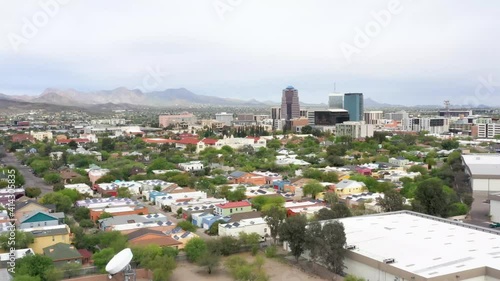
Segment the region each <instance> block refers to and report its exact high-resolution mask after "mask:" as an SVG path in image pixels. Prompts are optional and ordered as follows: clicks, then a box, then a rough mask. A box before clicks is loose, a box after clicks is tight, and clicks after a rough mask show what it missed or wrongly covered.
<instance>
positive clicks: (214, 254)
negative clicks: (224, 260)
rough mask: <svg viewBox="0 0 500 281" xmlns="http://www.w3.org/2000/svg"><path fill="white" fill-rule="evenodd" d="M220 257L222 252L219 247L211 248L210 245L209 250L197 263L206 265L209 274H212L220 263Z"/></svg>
mask: <svg viewBox="0 0 500 281" xmlns="http://www.w3.org/2000/svg"><path fill="white" fill-rule="evenodd" d="M208 245H210V244H208ZM220 257H221V254H220V252H219V251H218V250H217V249H210V247H208V248H207V250H206V251H205V252H203V254H202V255H201V256H200V257H199V258H198V261H197V263H198V265H200V266H203V267H206V268H207V271H208V274H212V271H213V270H214V269H216V268H217V267H218V266H219V264H220Z"/></svg>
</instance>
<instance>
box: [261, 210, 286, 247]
mask: <svg viewBox="0 0 500 281" xmlns="http://www.w3.org/2000/svg"><path fill="white" fill-rule="evenodd" d="M263 214H264V220H265V221H266V223H267V225H268V226H269V232H270V233H271V237H272V238H273V243H274V244H276V237H278V233H279V229H280V226H281V224H282V223H283V220H284V219H285V218H286V210H285V209H284V208H283V207H279V206H275V205H273V206H271V208H269V209H268V210H266V211H264V212H263Z"/></svg>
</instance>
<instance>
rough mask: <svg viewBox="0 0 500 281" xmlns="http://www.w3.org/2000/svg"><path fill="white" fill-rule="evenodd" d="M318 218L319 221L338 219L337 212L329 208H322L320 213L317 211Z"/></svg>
mask: <svg viewBox="0 0 500 281" xmlns="http://www.w3.org/2000/svg"><path fill="white" fill-rule="evenodd" d="M316 219H317V220H319V221H322V220H332V219H336V217H335V212H334V211H332V210H330V209H328V208H323V209H320V210H319V211H318V213H316Z"/></svg>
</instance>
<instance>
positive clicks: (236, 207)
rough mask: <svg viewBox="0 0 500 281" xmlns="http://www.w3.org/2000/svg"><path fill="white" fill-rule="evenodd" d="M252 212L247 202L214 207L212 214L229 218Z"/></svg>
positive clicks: (250, 205)
mask: <svg viewBox="0 0 500 281" xmlns="http://www.w3.org/2000/svg"><path fill="white" fill-rule="evenodd" d="M251 211H252V204H250V202H248V201H238V202H228V203H222V204H217V205H215V210H214V213H215V214H216V215H219V216H223V217H224V216H230V215H233V214H239V213H246V212H251Z"/></svg>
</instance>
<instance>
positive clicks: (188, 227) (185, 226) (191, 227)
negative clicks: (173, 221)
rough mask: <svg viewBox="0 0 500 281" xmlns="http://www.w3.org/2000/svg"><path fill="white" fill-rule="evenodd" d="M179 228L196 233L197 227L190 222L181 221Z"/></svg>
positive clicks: (178, 224)
mask: <svg viewBox="0 0 500 281" xmlns="http://www.w3.org/2000/svg"><path fill="white" fill-rule="evenodd" d="M177 226H178V227H180V228H182V229H183V230H185V231H191V232H196V226H195V225H194V224H192V223H191V222H189V221H180V222H178V223H177Z"/></svg>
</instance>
